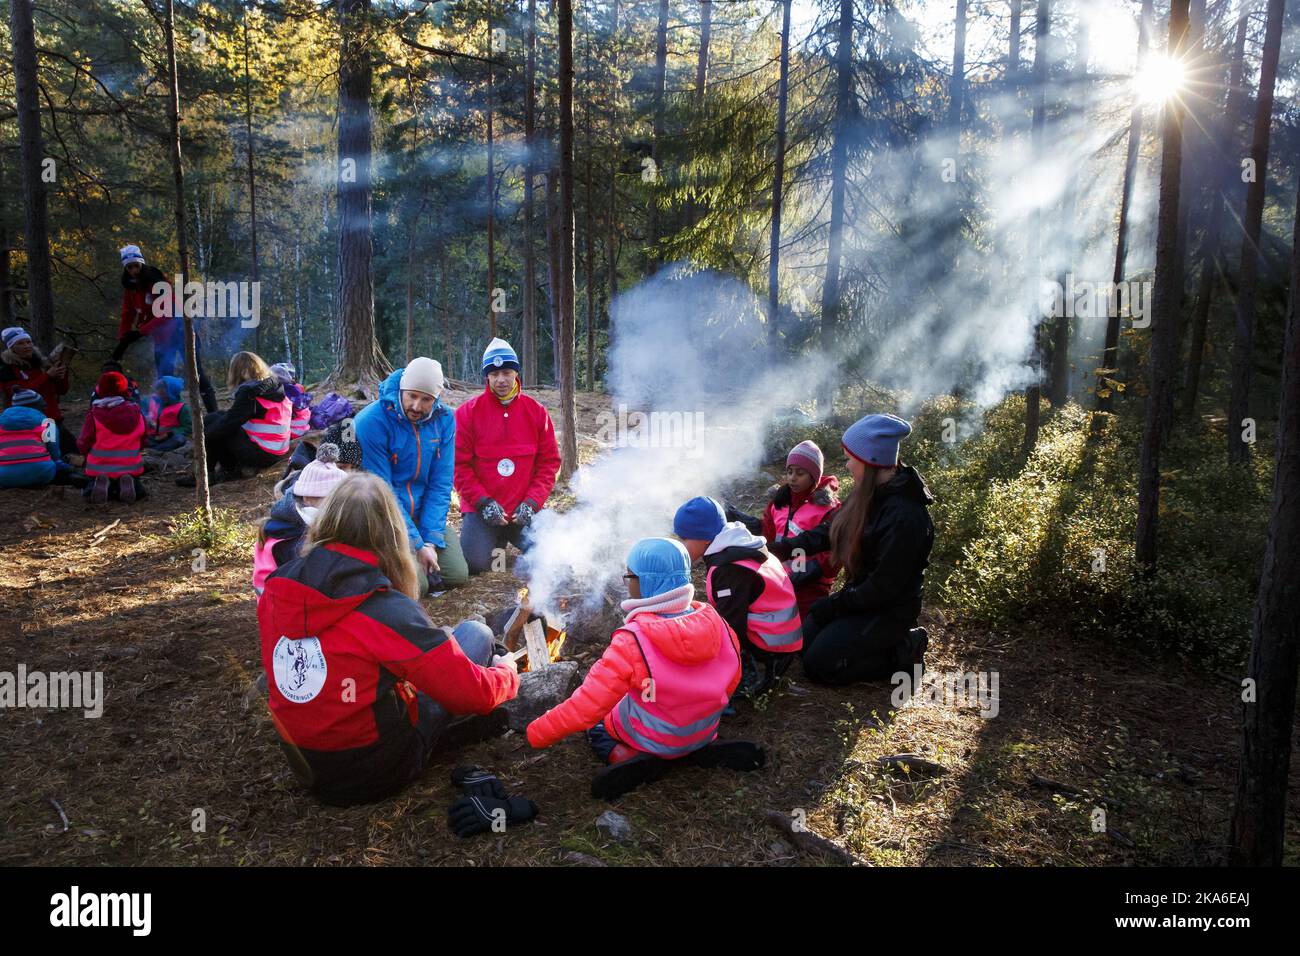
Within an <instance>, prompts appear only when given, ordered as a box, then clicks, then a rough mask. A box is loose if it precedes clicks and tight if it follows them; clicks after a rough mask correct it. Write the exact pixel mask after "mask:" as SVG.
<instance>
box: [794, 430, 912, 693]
mask: <svg viewBox="0 0 1300 956" xmlns="http://www.w3.org/2000/svg"><path fill="white" fill-rule="evenodd" d="M911 433H912V426H911V425H910V424H908V423H907V422H906V421H904V420H903V419H901V418H899V417H898V416H896V415H885V414H879V415H867V416H865V417H864V418H861V419H859V420H858V421H856V422H854V423H853V424H852V425H850V426H849V428H848V430H847V431H845V432H844V435H843V437H842V439H841V443H842V445H843V448H844V452H845V456H846V463H847V465H848V469H849V472H850V473H851V474H852V476H853V482H854V485H853V490H852V492H850V494H849V496H848V498H847V500H846V501H845V502H844V504H843V505H842V506H841V507H840V509H839V510H838V511H837V512H835V513H834V514H832V515H828V516H827V517H826V518H825V519H824V520H823V521H822V522H821V524H819V525H818V526H817V527H815V528H812V529H810V530H807V531H804V532H803V533H801V534H798V535H795V536H794V537H792V538H785V539H783V540H780V541H776V542H774V543H773V544H772V545H771V547H772V550H773V551H776V552H777V553H778V554H780V555H781V556H782V557H785V556H788V555H789V554H791V553H792V552H793V551H795V550H796V549H802V551H803V553H805V554H815V553H818V552H822V551H830V552H831V554H832V555H833V557H834V559H835V560H836V562H837V563H838V564H840V565H842V566H843V568H844V571H845V580H846V581H847V582H848V583H847V584H846V585H845V586H844V587H843V588H841V589H840V590H839V591H836V592H835V593H833V594H831V595H829V596H827V597H824V598H822V599H821V600H819V601H816V602H815V603H814V604H813V605H812V606H811V607H810V608H809V610H808V614H807V615H806V616H805V620H804V634H803V636H804V646H803V652H802V659H803V668H804V673H805V674H806V675H807V676H808V677H809V679H811V680H814V681H817V682H819V683H825V684H848V683H854V682H856V681H862V680H886V679H889V678H890V677H891V676H892V675H894V674H895V673H897V672H899V671H903V672H910V675H909V676H911V677H912V679H913V680H914V682H919V680H920V672H921V670H922V668H923V667H924V658H925V649H926V647H927V645H928V642H929V638H928V635H927V634H926V632H925V629H924V628H921V627H917V621H918V619H919V616H920V613H921V591H922V585H923V581H924V577H925V569H926V567H927V565H928V564H929V561H930V550H931V548H932V547H933V546H934V524H933V522H932V521H931V520H930V513H929V505H930V504H931V502H933V501H934V498H933V497H932V496H931V494H930V490H929V489H928V488H927V487H926V485H925V481H924V480H923V479H922V478H921V476H920V475H919V474H918V473H917V471H916V469H915V468H913V467H912V466H911V465H905V464H902V463H901V461H900V459H899V444H900V443H901V442H902V441H903V439H905V438H906V437H907V436H908V435H910V434H911Z"/></svg>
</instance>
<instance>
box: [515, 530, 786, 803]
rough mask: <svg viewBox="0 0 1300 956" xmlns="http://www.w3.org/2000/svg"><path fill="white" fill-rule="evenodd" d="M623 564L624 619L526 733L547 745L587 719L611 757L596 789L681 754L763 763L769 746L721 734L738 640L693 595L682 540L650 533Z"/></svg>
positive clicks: (646, 773) (592, 737)
mask: <svg viewBox="0 0 1300 956" xmlns="http://www.w3.org/2000/svg"><path fill="white" fill-rule="evenodd" d="M627 567H628V573H627V574H626V575H624V577H625V578H626V579H627V581H628V593H629V595H630V597H629V599H628V600H626V601H624V602H623V603H622V609H623V611H624V612H625V614H626V615H627V616H626V617H625V618H624V621H623V626H622V627H620V628H618V629H617V630H615V631H614V635H613V639H612V640H611V641H610V645H609V647H608V648H607V649H606V650H605V653H604V654H603V655H602V656H601V658H600V660H598V661H597V662H596V663H595V664H594V665H592V668H591V670H590V672H588V674H587V677H586V679H585V680H584V681H583V683H582V686H581V687H579V688H578V689H577V690H576V691H574V693H573V696H571V697H570V698H569V699H568V700H566V701H565V702H564V703H562V704H559V705H558V706H556V707H553V708H551V709H550V710H549V711H547V712H546V713H545V714H543V715H542V716H541V717H539V718H537V719H536V720H534V721H533V722H532V723H531V724H529V725H528V742H529V743H530V744H532V745H533V746H534V747H537V748H542V747H549V746H551V745H552V744H554V743H556V742H557V741H559V740H562V739H563V738H564V737H567V736H568V735H569V734H572V733H574V732H576V731H578V730H583V729H584V728H590V730H589V731H588V734H587V737H588V741H589V742H590V744H591V747H592V749H593V750H594V751H595V752H596V756H597V757H598V758H600V759H601V760H602V761H604V762H605V763H607V764H609V765H610V770H607V771H605V772H602V774H601V775H600V776H599V777H598V778H597V781H596V784H595V785H593V787H592V793H593V795H594V796H598V797H602V796H603V797H612V796H617V795H618V794H620V793H623V792H626V791H627V790H630V789H632V788H633V787H635V786H637V785H639V784H641V783H644V782H647V781H649V780H653V779H656V778H658V777H659V776H662V775H663V774H664V773H666V772H667V771H668V770H669V769H670V768H671V767H672V766H673V763H674V762H675V761H677V760H680V759H681V758H690V759H689V760H688V762H691V763H696V764H702V765H706V766H717V765H720V764H721V765H726V766H731V767H733V768H734V769H739V770H752V769H756V768H757V767H759V766H762V763H763V752H762V750H761V748H758V747H756V746H755V745H753V744H750V743H746V742H744V741H731V742H729V743H728V744H721V743H715V740H716V738H717V736H718V721H719V719H720V717H721V716H722V711H723V709H724V708H726V706H727V701H728V699H729V698H730V697H731V694H732V692H733V691H734V690H735V689H736V685H737V684H738V683H739V682H740V643H739V641H738V639H737V638H736V635H735V633H734V632H733V631H732V630H731V628H730V627H728V625H727V623H726V621H724V620H723V619H722V618H721V617H720V616H719V615H718V612H717V611H715V610H714V609H713V608H711V607H709V605H707V604H704V603H702V602H700V601H695V600H692V598H693V597H694V594H695V588H694V587H693V586H692V585H691V583H690V558H689V557H688V555H687V554H686V549H685V548H684V547H682V545H681V544H680V542H677V541H673V540H672V539H670V538H645V539H643V540H641V541H639V542H637V544H636V545H635V546H634V547H633V548H632V550H631V552H630V553H629V554H628V558H627ZM704 751H709V753H708V754H707V755H703V752H704Z"/></svg>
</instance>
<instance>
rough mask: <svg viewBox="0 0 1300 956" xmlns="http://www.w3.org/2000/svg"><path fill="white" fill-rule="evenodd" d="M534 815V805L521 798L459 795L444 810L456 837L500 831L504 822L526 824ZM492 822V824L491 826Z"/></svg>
mask: <svg viewBox="0 0 1300 956" xmlns="http://www.w3.org/2000/svg"><path fill="white" fill-rule="evenodd" d="M535 816H537V804H535V803H533V801H531V800H528V799H526V798H524V797H511V798H510V799H509V800H498V799H497V798H495V797H461V798H460V799H459V800H457V801H456V802H455V803H453V804H452V805H451V809H450V810H448V811H447V825H448V826H449V827H451V831H452V832H453V833H455V834H456V836H459V837H469V836H473V835H474V834H475V833H487V832H488V831H489V830H491V831H493V832H495V833H501V832H503V830H504V827H505V825H506V824H507V823H527V822H528V821H529V820H531V819H533V817H535ZM494 825H495V826H494Z"/></svg>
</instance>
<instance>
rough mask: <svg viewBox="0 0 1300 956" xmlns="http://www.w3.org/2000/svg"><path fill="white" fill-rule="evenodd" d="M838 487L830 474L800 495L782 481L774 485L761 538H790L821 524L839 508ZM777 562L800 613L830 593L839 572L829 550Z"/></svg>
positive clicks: (764, 518)
mask: <svg viewBox="0 0 1300 956" xmlns="http://www.w3.org/2000/svg"><path fill="white" fill-rule="evenodd" d="M839 488H840V482H839V479H838V478H836V477H835V476H834V475H822V477H821V480H820V481H818V482H817V486H816V487H815V488H813V490H812V491H811V492H809V493H808V494H804V495H794V494H791V492H790V486H789V485H785V484H782V485H779V486H777V487H776V488H774V489H773V495H772V500H771V501H770V502H768V505H767V509H766V510H765V511H764V512H763V537H764V538H765V539H766V541H767V543H768V544H771V543H772V542H773V541H778V540H781V539H783V538H793V537H795V536H796V535H799V534H803V533H804V532H805V531H811V530H812V529H813V528H815V527H817V526H818V525H819V524H821V523H822V521H824V520H825V519H826V517H827V516H829V515H832V514H834V512H835V511H836V509H838V508H839V506H840V500H839V497H838V496H837V494H836V493H837V492H838V491H839ZM781 565H782V567H784V568H785V570H786V573H787V574H788V575H789V576H790V583H791V584H793V585H794V593H795V596H796V597H797V598H798V599H799V613H800V614H801V615H804V614H807V613H808V608H810V607H812V605H813V602H815V601H817V600H818V599H820V598H824V597H825V596H826V595H828V594H830V593H831V588H833V587H834V586H835V578H836V577H837V576H838V575H839V573H840V568H839V565H838V564H836V563H835V557H834V555H832V554H831V552H830V551H821V552H819V553H817V554H807V555H800V557H799V558H798V559H797V563H796V562H795V561H790V560H787V561H782V562H781Z"/></svg>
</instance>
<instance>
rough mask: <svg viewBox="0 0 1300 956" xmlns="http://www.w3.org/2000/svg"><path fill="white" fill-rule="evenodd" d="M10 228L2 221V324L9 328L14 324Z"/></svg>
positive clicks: (0, 256) (0, 300)
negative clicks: (10, 274)
mask: <svg viewBox="0 0 1300 956" xmlns="http://www.w3.org/2000/svg"><path fill="white" fill-rule="evenodd" d="M12 251H13V250H12V249H11V248H10V247H9V230H8V229H6V228H5V226H4V224H3V223H0V326H3V327H4V328H8V327H9V326H11V325H13V324H14V306H13V288H12V287H11V283H12V282H13V280H12V279H11V278H10V276H9V253H10V252H12Z"/></svg>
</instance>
